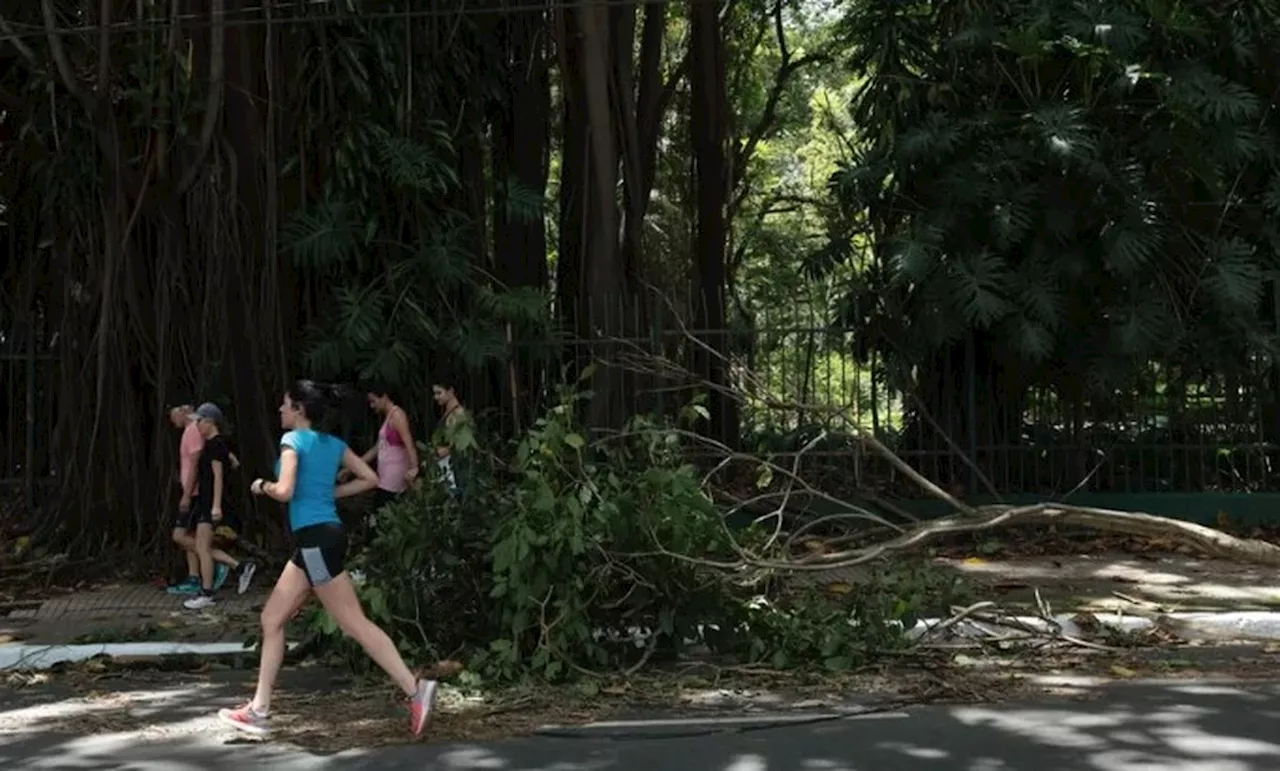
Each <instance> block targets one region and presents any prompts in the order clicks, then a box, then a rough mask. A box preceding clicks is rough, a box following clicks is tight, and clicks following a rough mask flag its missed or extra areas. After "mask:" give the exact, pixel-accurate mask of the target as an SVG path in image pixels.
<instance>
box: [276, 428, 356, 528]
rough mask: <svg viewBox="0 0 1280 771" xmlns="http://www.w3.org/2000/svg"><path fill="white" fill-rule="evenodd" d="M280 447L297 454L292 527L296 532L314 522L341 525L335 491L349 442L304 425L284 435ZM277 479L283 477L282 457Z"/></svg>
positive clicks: (290, 512) (291, 517)
mask: <svg viewBox="0 0 1280 771" xmlns="http://www.w3.org/2000/svg"><path fill="white" fill-rule="evenodd" d="M280 447H281V448H284V447H288V448H289V449H291V450H293V451H294V452H296V453H297V454H298V479H297V481H296V482H295V483H294V486H293V500H292V501H290V502H289V529H290V530H292V531H294V532H297V531H299V530H301V529H302V528H304V527H311V526H312V525H340V524H342V520H341V518H339V517H338V506H337V503H336V502H335V499H334V496H333V493H334V488H335V487H336V486H337V484H338V472H339V471H340V470H342V458H343V456H344V455H346V452H347V443H346V442H344V441H342V440H341V439H339V438H338V437H336V436H333V435H332V434H325V433H321V432H319V431H313V430H311V429H309V428H305V429H302V430H300V431H290V432H288V433H287V434H285V435H284V436H283V437H282V438H281V439H280ZM276 478H277V479H279V478H280V461H279V459H277V460H276Z"/></svg>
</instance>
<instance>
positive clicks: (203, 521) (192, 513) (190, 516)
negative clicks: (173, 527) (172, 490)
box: [178, 495, 213, 532]
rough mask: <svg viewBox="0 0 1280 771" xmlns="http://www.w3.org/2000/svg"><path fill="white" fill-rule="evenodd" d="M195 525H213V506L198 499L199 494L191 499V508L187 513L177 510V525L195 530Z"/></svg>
mask: <svg viewBox="0 0 1280 771" xmlns="http://www.w3.org/2000/svg"><path fill="white" fill-rule="evenodd" d="M196 525H210V526H212V525H213V507H212V506H210V505H209V504H208V503H205V502H204V501H202V500H200V496H198V495H197V496H196V497H194V498H192V499H191V508H189V509H187V513H186V514H183V513H182V512H181V511H179V512H178V527H180V528H182V529H183V530H191V531H192V532H194V531H195V529H196Z"/></svg>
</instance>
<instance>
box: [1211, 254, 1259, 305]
mask: <svg viewBox="0 0 1280 771" xmlns="http://www.w3.org/2000/svg"><path fill="white" fill-rule="evenodd" d="M1253 255H1254V250H1253V247H1252V246H1250V245H1249V244H1247V243H1245V242H1244V241H1242V240H1240V239H1238V238H1227V239H1222V240H1220V241H1216V242H1214V243H1212V244H1210V246H1209V250H1208V258H1209V270H1208V275H1207V276H1206V277H1205V280H1204V286H1205V288H1206V289H1207V290H1208V292H1209V294H1210V295H1211V296H1212V297H1213V299H1214V301H1215V302H1216V303H1217V305H1218V306H1219V307H1220V308H1222V309H1223V310H1225V311H1228V312H1239V311H1248V310H1251V309H1253V308H1256V307H1258V304H1259V303H1260V302H1261V301H1262V294H1263V291H1264V289H1265V287H1264V285H1263V273H1262V268H1261V267H1260V266H1259V265H1258V263H1257V262H1256V261H1255V259H1254V256H1253Z"/></svg>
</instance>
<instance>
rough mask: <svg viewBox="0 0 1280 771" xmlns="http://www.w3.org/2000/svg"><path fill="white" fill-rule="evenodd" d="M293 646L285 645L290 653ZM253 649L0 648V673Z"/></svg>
mask: <svg viewBox="0 0 1280 771" xmlns="http://www.w3.org/2000/svg"><path fill="white" fill-rule="evenodd" d="M296 645H297V643H296V642H291V643H288V644H287V648H289V649H292V648H293V647H295V646H296ZM256 651H257V647H255V646H246V645H244V644H243V643H227V642H222V643H173V642H143V643H99V644H94V645H22V644H10V645H0V672H3V671H6V670H19V671H30V670H41V669H50V668H52V667H54V666H56V665H58V664H63V663H67V662H78V661H88V660H89V659H92V658H96V657H98V656H108V657H111V658H118V659H152V658H155V659H158V658H162V657H164V656H235V655H244V654H246V653H248V654H254V653H256Z"/></svg>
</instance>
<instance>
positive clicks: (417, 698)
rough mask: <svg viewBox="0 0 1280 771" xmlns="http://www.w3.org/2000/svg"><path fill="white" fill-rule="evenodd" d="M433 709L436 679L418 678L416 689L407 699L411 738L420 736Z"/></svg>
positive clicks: (428, 721) (429, 719) (434, 706)
mask: <svg viewBox="0 0 1280 771" xmlns="http://www.w3.org/2000/svg"><path fill="white" fill-rule="evenodd" d="M435 709H436V681H435V680H419V681H418V691H417V693H415V694H413V698H411V699H410V700H409V728H410V729H411V730H412V731H413V738H415V739H417V738H420V737H421V736H422V732H423V731H426V730H427V726H429V725H431V714H432V713H433V712H435Z"/></svg>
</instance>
